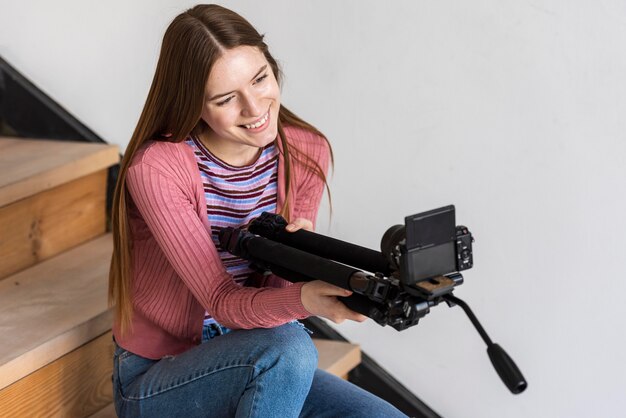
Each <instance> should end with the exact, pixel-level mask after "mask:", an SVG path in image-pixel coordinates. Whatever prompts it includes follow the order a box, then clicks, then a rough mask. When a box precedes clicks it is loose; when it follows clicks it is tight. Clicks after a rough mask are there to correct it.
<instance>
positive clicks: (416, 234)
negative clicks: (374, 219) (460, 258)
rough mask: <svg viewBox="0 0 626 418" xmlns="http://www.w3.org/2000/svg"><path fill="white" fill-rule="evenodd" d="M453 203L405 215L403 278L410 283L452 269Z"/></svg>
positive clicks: (453, 238) (453, 258)
mask: <svg viewBox="0 0 626 418" xmlns="http://www.w3.org/2000/svg"><path fill="white" fill-rule="evenodd" d="M454 212H455V211H454V206H453V205H449V206H444V207H442V208H439V209H434V210H430V211H428V212H422V213H418V214H416V215H412V216H407V217H406V218H405V219H404V221H405V225H406V247H405V251H406V253H405V254H404V257H403V262H402V264H403V266H402V269H403V270H404V274H402V277H403V281H404V282H405V283H406V284H409V285H412V284H415V283H416V282H419V281H421V280H424V279H429V278H431V277H435V276H439V275H443V274H447V273H451V272H453V271H456V247H455V234H456V232H455V228H456V226H455V216H454V215H455V214H454Z"/></svg>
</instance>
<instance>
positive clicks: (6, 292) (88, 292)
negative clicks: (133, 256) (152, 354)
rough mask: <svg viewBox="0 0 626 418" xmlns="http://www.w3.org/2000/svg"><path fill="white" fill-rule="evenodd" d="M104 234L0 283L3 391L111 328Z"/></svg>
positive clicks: (0, 383) (108, 241) (108, 256)
mask: <svg viewBox="0 0 626 418" xmlns="http://www.w3.org/2000/svg"><path fill="white" fill-rule="evenodd" d="M112 248H113V245H112V240H111V235H110V234H106V235H103V236H101V237H99V238H96V239H94V240H92V241H89V242H87V243H85V244H83V245H81V246H78V247H76V248H74V249H72V250H69V251H67V252H65V253H62V254H61V255H58V256H56V257H54V258H51V259H49V260H46V261H43V262H41V263H39V264H37V265H35V266H33V267H31V268H28V269H26V270H23V271H21V272H19V273H16V274H14V275H12V276H9V277H7V278H5V279H4V280H2V281H0V333H1V334H2V335H4V336H9V338H3V343H2V344H1V345H0V389H2V388H4V387H6V386H8V385H10V384H11V383H13V382H15V381H17V380H19V379H20V378H22V377H24V376H26V375H27V374H29V373H32V372H33V371H35V370H37V369H39V368H41V367H43V366H45V365H46V364H48V363H50V362H52V361H54V360H56V359H57V358H59V357H61V356H62V355H64V354H66V353H67V352H69V351H71V350H73V349H75V348H77V347H79V346H81V345H82V344H84V343H86V342H88V341H90V340H92V339H93V338H95V337H96V336H98V335H101V334H102V333H104V332H106V331H107V330H108V329H110V328H111V321H112V313H111V311H110V309H109V308H108V306H107V296H106V295H107V289H108V270H109V263H110V259H111V252H112Z"/></svg>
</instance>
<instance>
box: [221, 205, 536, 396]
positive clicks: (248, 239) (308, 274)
mask: <svg viewBox="0 0 626 418" xmlns="http://www.w3.org/2000/svg"><path fill="white" fill-rule="evenodd" d="M285 226H287V222H286V221H285V219H283V218H282V217H280V216H279V215H274V214H269V213H263V215H262V216H260V217H259V218H257V219H256V220H255V221H253V222H252V223H251V224H250V225H249V227H248V230H246V229H243V228H237V229H233V228H225V229H223V230H222V231H221V232H220V244H221V246H222V248H224V249H226V250H228V251H229V252H230V253H232V254H233V255H236V256H239V257H242V258H245V259H249V260H250V261H251V262H252V263H253V265H254V266H255V267H256V268H257V269H259V270H261V271H264V272H268V271H271V272H272V273H274V274H276V275H278V276H280V277H282V278H284V279H286V280H289V281H291V282H301V281H312V280H317V279H322V280H324V281H326V282H329V283H331V284H334V285H335V286H338V287H342V288H344V289H348V290H351V291H353V294H352V295H351V296H349V297H347V298H341V299H342V301H343V302H344V303H345V304H346V306H348V307H349V308H350V309H352V310H354V311H356V312H359V313H361V314H364V315H366V316H368V317H370V318H372V319H373V320H375V321H376V322H377V323H379V324H380V325H382V326H385V325H390V326H392V327H393V328H395V329H397V330H399V331H401V330H404V329H406V328H409V327H411V326H414V325H416V324H417V323H418V321H419V320H420V319H421V318H423V317H424V316H425V315H426V314H428V313H429V312H430V308H431V307H434V306H436V305H438V304H439V303H440V302H442V301H445V302H446V303H447V304H448V306H450V307H452V306H455V305H458V306H460V307H461V308H462V309H463V311H465V313H466V314H467V316H468V317H469V318H470V320H471V322H472V324H473V325H474V327H476V330H477V331H478V333H479V334H480V336H481V337H482V338H483V340H484V341H485V343H486V344H487V353H488V355H489V358H490V360H491V363H492V364H493V366H494V368H495V369H496V371H497V373H498V375H499V376H500V378H501V379H502V381H503V382H504V384H505V385H506V386H507V387H508V388H509V390H510V391H511V392H512V393H514V394H518V393H521V392H523V391H524V390H525V389H526V387H527V383H526V380H525V379H524V376H523V375H522V373H521V372H520V370H519V369H518V367H517V366H516V364H515V363H514V362H513V360H512V359H511V358H510V357H509V356H508V355H507V353H506V352H505V351H504V350H503V349H502V348H501V347H500V346H499V345H498V344H495V343H493V342H492V341H491V339H490V338H489V336H488V335H487V333H486V332H485V330H484V328H483V327H482V326H481V324H480V322H479V321H478V319H477V318H476V316H475V315H474V313H473V312H472V310H471V309H470V308H469V306H468V305H467V304H466V303H465V302H464V301H462V300H461V299H459V298H457V297H455V296H453V295H452V291H453V289H454V287H456V286H457V285H460V284H462V283H463V276H462V275H461V274H460V273H458V272H454V273H450V274H445V275H441V276H436V277H433V278H430V279H428V280H421V281H418V282H416V283H414V284H413V285H406V284H404V283H403V280H400V278H399V275H400V270H401V269H400V268H398V265H401V260H398V259H397V258H396V261H394V258H393V257H391V259H390V257H385V255H384V254H383V253H382V252H378V251H374V250H371V249H368V248H364V247H361V246H358V245H354V244H350V243H347V242H344V241H340V240H336V239H334V238H330V237H326V236H323V235H319V234H315V233H312V232H308V231H304V230H300V231H297V232H294V233H290V232H287V231H286V230H285ZM396 230H397V228H396ZM386 235H387V234H386ZM383 241H384V240H383ZM383 247H385V244H383ZM391 247H393V245H392V246H391ZM352 266H357V267H358V268H357V267H352ZM366 272H374V274H368V273H366Z"/></svg>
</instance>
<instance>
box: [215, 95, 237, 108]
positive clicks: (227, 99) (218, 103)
mask: <svg viewBox="0 0 626 418" xmlns="http://www.w3.org/2000/svg"><path fill="white" fill-rule="evenodd" d="M233 97H235V96H229V97H227V98H226V99H224V100H222V101H221V102H217V105H218V106H224V105H225V104H226V103H228V102H230V101H231V100H232V99H233Z"/></svg>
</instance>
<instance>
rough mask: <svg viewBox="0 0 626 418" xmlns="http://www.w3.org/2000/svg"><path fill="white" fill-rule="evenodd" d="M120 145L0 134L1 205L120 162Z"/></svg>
mask: <svg viewBox="0 0 626 418" xmlns="http://www.w3.org/2000/svg"><path fill="white" fill-rule="evenodd" d="M118 160H119V150H118V147H117V146H114V145H106V144H94V143H86V142H72V141H50V140H34V139H32V140H31V139H23V138H9V137H0V207H2V206H5V205H8V204H10V203H13V202H16V201H18V200H21V199H24V198H26V197H29V196H33V195H35V194H37V193H39V192H42V191H44V190H49V189H51V188H54V187H56V186H59V185H61V184H64V183H67V182H70V181H72V180H76V179H78V178H80V177H83V176H86V175H88V174H92V173H95V172H97V171H100V170H103V169H105V168H107V167H110V166H112V165H115V164H117V162H118Z"/></svg>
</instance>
